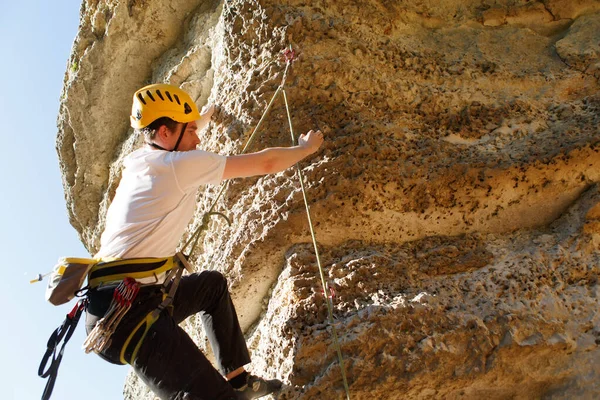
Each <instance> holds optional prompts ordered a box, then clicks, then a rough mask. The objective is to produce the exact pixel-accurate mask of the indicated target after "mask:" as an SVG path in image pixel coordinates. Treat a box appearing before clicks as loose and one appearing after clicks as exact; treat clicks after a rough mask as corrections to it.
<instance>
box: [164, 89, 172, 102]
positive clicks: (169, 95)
mask: <svg viewBox="0 0 600 400" xmlns="http://www.w3.org/2000/svg"><path fill="white" fill-rule="evenodd" d="M165 94H166V95H167V98H168V99H169V101H170V102H171V103H172V102H173V99H172V98H171V93H169V92H165Z"/></svg>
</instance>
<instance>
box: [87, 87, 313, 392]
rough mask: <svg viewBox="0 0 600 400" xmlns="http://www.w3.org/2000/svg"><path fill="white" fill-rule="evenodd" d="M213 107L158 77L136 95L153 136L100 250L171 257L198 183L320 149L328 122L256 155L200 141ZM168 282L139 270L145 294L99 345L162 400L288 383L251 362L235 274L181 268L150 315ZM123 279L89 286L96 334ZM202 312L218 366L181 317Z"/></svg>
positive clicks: (139, 124)
mask: <svg viewBox="0 0 600 400" xmlns="http://www.w3.org/2000/svg"><path fill="white" fill-rule="evenodd" d="M213 111H214V108H210V109H208V110H207V111H206V112H205V113H204V114H202V115H201V114H200V113H199V112H198V109H197V107H196V105H195V104H194V102H193V100H192V99H191V98H190V96H189V95H188V94H187V93H185V92H184V91H182V90H181V89H179V88H178V87H176V86H171V85H166V84H154V85H149V86H146V87H144V88H142V89H140V90H138V91H137V92H136V93H135V94H134V97H133V107H132V113H131V124H132V127H133V128H134V129H136V130H137V131H138V132H139V133H141V134H143V135H144V138H145V141H146V145H145V146H144V147H143V148H140V149H138V150H136V151H134V152H133V153H131V154H130V155H129V156H127V158H126V159H125V161H124V170H123V174H122V178H121V182H120V184H119V187H118V188H117V191H116V194H115V197H114V199H113V201H112V203H111V205H110V207H109V209H108V213H107V218H106V228H105V230H104V232H103V234H102V239H101V248H100V251H99V253H98V254H97V255H96V258H100V259H103V260H105V259H115V258H116V259H133V258H141V257H143V258H148V257H152V258H159V259H160V258H168V257H172V256H173V255H174V254H175V253H176V247H177V245H178V243H179V241H180V238H181V235H182V234H183V232H184V230H185V228H186V226H187V224H188V222H189V220H190V218H191V217H192V216H193V213H194V209H195V197H196V192H197V189H198V187H199V186H201V185H204V184H208V183H210V184H216V183H219V182H221V181H222V180H225V179H232V178H240V177H249V176H255V175H262V174H269V173H275V172H279V171H283V170H285V169H287V168H289V167H291V166H293V165H294V164H295V163H297V162H298V161H300V160H302V159H303V158H305V157H306V156H308V155H310V154H312V153H314V152H316V151H317V150H318V149H319V147H320V146H321V144H322V142H323V135H322V134H321V132H320V131H309V132H308V133H307V134H306V135H301V136H300V138H299V144H298V145H297V146H293V147H288V148H268V149H265V150H263V151H259V152H257V153H252V154H247V155H238V156H221V155H217V154H213V153H208V152H205V151H202V150H196V146H197V145H198V144H199V143H200V140H199V138H198V136H197V130H198V129H200V128H202V127H204V126H205V125H206V124H207V123H208V122H209V121H210V118H211V116H212V113H213ZM136 279H137V277H136ZM164 281H165V274H164V273H161V274H154V275H153V276H151V277H150V278H148V277H146V278H142V279H137V282H138V284H140V285H141V288H140V290H139V293H138V294H137V296H136V298H135V300H134V302H133V304H132V306H131V308H130V309H129V310H128V311H127V313H126V314H125V317H124V318H123V319H122V320H121V322H120V323H119V324H118V326H117V328H116V331H115V332H114V333H113V334H112V335H111V339H110V340H111V341H110V345H109V346H108V348H106V349H104V350H102V351H100V353H99V354H100V356H101V357H102V358H104V359H106V360H107V361H109V362H112V363H115V364H123V363H125V362H126V363H129V364H131V365H132V366H133V369H134V371H135V372H136V373H137V374H138V376H139V377H140V378H141V379H142V380H143V381H144V383H146V384H147V385H148V386H149V387H150V388H151V389H152V390H153V391H154V392H155V394H156V395H158V396H159V397H160V398H161V399H182V400H183V399H186V400H199V399H203V400H213V399H216V400H219V399H254V398H258V397H262V396H264V395H266V394H269V393H272V392H274V391H276V390H278V389H279V388H280V387H281V382H280V381H278V380H265V379H263V378H259V377H256V376H253V375H250V374H248V373H247V372H246V371H245V369H244V366H245V365H246V364H248V363H250V356H249V353H248V349H247V348H246V343H245V341H244V337H243V334H242V332H241V329H240V326H239V323H238V319H237V316H236V313H235V309H234V307H233V303H232V302H231V299H230V296H229V291H228V287H227V282H226V280H225V278H224V277H223V276H222V275H221V274H220V273H219V272H216V271H203V272H200V273H195V274H190V275H187V276H184V277H182V278H181V281H180V283H179V286H178V288H177V290H176V293H175V296H174V300H173V302H172V304H171V307H169V308H168V309H165V310H162V311H161V312H160V315H159V317H158V319H157V320H156V321H155V322H154V321H153V322H150V323H148V320H147V318H148V315H149V313H151V312H152V311H154V310H156V309H157V307H158V305H159V304H160V303H161V301H162V300H163V298H164V289H163V287H166V286H167V285H168V284H169V281H167V282H166V284H165V285H163V283H164ZM111 283H112V282H111ZM117 283H118V282H114V284H106V285H101V286H99V287H97V288H94V289H91V290H90V291H89V293H88V299H89V303H88V308H87V318H86V328H87V330H88V333H89V332H90V331H91V330H92V329H93V328H94V327H95V325H96V323H97V322H98V321H99V320H100V319H101V318H102V317H103V316H104V315H105V314H106V313H107V310H108V309H109V307H110V304H111V301H112V299H113V295H114V292H115V287H116V284H117ZM197 313H198V314H200V316H201V318H202V322H203V324H204V328H205V331H206V334H207V336H208V338H209V341H210V343H211V347H212V348H213V352H214V355H215V359H216V363H217V367H218V370H219V371H217V370H216V369H215V368H214V367H213V366H212V364H211V363H210V362H209V361H208V360H207V359H206V357H205V356H204V354H202V352H201V351H200V350H199V349H198V348H197V346H196V345H195V344H194V342H193V341H192V340H191V339H190V338H189V336H188V335H187V334H186V333H185V331H183V329H182V328H181V327H179V325H178V324H179V323H180V322H181V321H183V320H184V319H186V318H187V317H189V316H190V315H193V314H197ZM219 372H220V373H219ZM223 375H224V377H223Z"/></svg>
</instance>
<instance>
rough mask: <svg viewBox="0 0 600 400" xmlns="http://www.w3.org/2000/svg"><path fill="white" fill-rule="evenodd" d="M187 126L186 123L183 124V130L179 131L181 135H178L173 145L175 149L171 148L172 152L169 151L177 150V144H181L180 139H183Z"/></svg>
mask: <svg viewBox="0 0 600 400" xmlns="http://www.w3.org/2000/svg"><path fill="white" fill-rule="evenodd" d="M187 126H188V124H187V123H185V124H183V129H182V130H181V133H180V134H179V139H177V143H175V147H173V150H171V151H177V148H178V147H179V142H181V139H183V134H184V133H185V130H186V129H187Z"/></svg>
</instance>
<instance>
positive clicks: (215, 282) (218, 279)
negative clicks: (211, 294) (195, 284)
mask: <svg viewBox="0 0 600 400" xmlns="http://www.w3.org/2000/svg"><path fill="white" fill-rule="evenodd" d="M205 272H206V274H207V276H206V277H207V279H208V280H209V281H210V283H211V287H213V288H214V289H215V290H219V291H221V290H224V291H229V286H228V284H227V278H225V275H223V274H222V273H220V272H219V271H205Z"/></svg>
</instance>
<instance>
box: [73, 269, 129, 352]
mask: <svg viewBox="0 0 600 400" xmlns="http://www.w3.org/2000/svg"><path fill="white" fill-rule="evenodd" d="M139 290H140V285H139V283H138V282H137V281H136V280H135V279H133V278H125V279H124V280H123V281H122V282H121V283H120V284H119V286H117V288H116V289H115V291H114V292H113V299H112V301H111V303H110V306H109V308H108V311H107V312H106V314H105V315H104V317H103V318H102V319H101V320H100V321H98V323H96V326H95V327H94V329H92V331H91V332H90V334H89V335H88V337H87V338H86V340H85V342H84V343H83V349H84V350H85V352H86V353H90V352H92V351H94V352H96V353H100V352H102V351H104V349H106V348H107V347H108V346H110V343H111V336H112V334H113V333H114V332H115V330H116V329H117V327H118V326H119V323H120V322H121V320H122V319H123V317H124V316H125V314H126V313H127V311H129V309H130V308H131V303H132V302H133V300H135V297H136V296H137V294H138V292H139Z"/></svg>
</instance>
